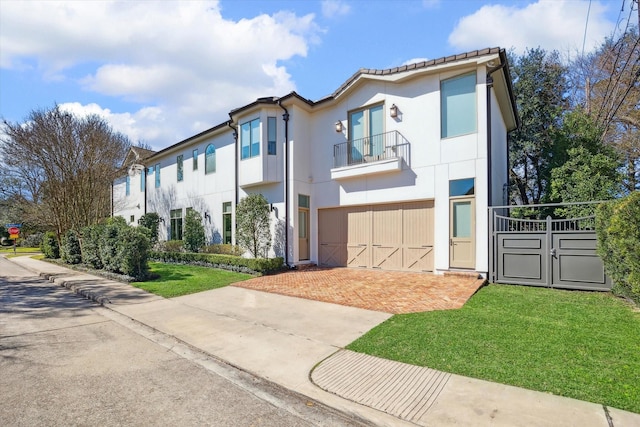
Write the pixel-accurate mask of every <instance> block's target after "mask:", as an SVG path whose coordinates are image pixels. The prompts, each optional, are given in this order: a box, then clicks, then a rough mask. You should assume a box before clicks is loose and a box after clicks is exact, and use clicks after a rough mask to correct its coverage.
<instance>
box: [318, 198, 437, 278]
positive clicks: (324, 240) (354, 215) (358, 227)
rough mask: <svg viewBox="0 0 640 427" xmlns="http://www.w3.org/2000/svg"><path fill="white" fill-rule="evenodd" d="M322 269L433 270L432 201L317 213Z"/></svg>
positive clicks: (336, 209) (335, 209) (337, 209)
mask: <svg viewBox="0 0 640 427" xmlns="http://www.w3.org/2000/svg"><path fill="white" fill-rule="evenodd" d="M318 218H319V219H318V235H319V238H318V240H319V260H318V263H319V264H320V265H323V266H342V267H344V266H346V267H361V268H362V267H364V268H378V269H383V270H403V271H433V202H432V201H424V202H412V203H395V204H385V205H368V206H357V207H344V208H333V209H321V210H319V211H318Z"/></svg>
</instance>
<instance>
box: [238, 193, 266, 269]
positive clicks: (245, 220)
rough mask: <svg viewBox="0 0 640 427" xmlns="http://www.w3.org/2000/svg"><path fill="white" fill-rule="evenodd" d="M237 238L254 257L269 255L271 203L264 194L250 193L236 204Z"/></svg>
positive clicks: (240, 244)
mask: <svg viewBox="0 0 640 427" xmlns="http://www.w3.org/2000/svg"><path fill="white" fill-rule="evenodd" d="M236 222H237V230H236V240H237V242H238V245H239V246H240V247H241V248H243V249H245V250H247V251H249V252H250V253H251V255H253V257H254V258H258V257H259V256H262V257H264V258H266V257H267V254H268V253H269V249H270V248H271V215H270V212H269V203H268V202H267V199H266V198H265V197H264V196H263V195H262V194H250V195H248V196H247V197H245V198H244V199H242V200H240V203H238V206H236Z"/></svg>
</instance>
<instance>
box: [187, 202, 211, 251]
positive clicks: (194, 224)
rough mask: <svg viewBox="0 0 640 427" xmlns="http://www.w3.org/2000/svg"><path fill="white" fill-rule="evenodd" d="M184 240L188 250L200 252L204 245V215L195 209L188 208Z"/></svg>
mask: <svg viewBox="0 0 640 427" xmlns="http://www.w3.org/2000/svg"><path fill="white" fill-rule="evenodd" d="M182 241H183V243H184V248H185V250H186V251H187V252H200V249H202V247H203V246H204V243H205V234H204V225H202V217H201V216H200V214H199V213H198V212H196V211H195V210H193V209H188V210H187V215H186V217H185V219H184V232H183V234H182Z"/></svg>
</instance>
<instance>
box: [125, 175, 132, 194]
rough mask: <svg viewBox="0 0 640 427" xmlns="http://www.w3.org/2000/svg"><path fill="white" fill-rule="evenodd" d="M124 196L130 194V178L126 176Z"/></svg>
mask: <svg viewBox="0 0 640 427" xmlns="http://www.w3.org/2000/svg"><path fill="white" fill-rule="evenodd" d="M124 191H125V194H126V195H127V196H128V195H129V194H131V177H130V176H129V175H127V182H126V184H125V190H124Z"/></svg>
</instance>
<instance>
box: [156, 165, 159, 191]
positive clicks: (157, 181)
mask: <svg viewBox="0 0 640 427" xmlns="http://www.w3.org/2000/svg"><path fill="white" fill-rule="evenodd" d="M156 188H160V163H158V164H156Z"/></svg>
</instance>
